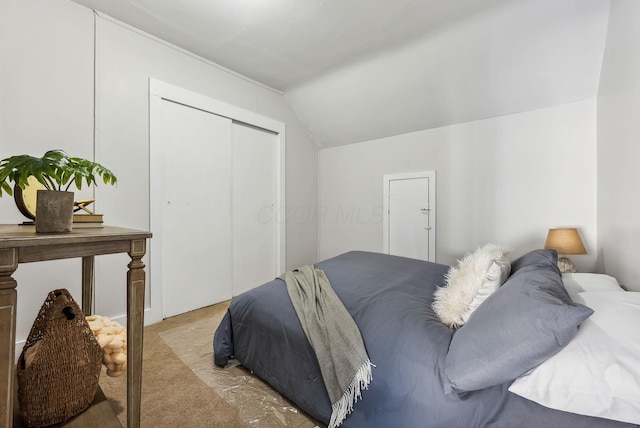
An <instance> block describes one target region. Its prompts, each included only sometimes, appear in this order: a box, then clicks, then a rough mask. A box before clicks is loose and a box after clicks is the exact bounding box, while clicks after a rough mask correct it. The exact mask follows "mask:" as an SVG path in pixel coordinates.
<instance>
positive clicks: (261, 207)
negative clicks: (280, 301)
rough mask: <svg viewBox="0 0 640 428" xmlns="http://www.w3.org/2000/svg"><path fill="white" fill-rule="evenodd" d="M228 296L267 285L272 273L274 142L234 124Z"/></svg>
mask: <svg viewBox="0 0 640 428" xmlns="http://www.w3.org/2000/svg"><path fill="white" fill-rule="evenodd" d="M232 130H233V131H232V134H233V143H232V150H233V180H232V183H233V184H232V186H233V196H232V206H233V291H232V294H233V296H237V295H239V294H240V293H243V292H245V291H247V290H250V289H251V288H254V287H256V286H258V285H260V284H263V283H265V282H267V281H271V280H272V279H274V278H275V277H277V276H278V275H279V274H280V273H282V272H277V269H278V265H277V264H278V260H277V256H278V251H277V247H278V243H277V234H278V230H277V223H276V214H277V213H276V203H277V185H278V183H277V166H278V160H277V159H278V157H277V156H278V141H277V139H276V135H275V134H274V133H272V132H269V131H266V130H264V129H260V128H256V127H253V126H250V125H246V124H243V123H237V122H234V123H233V126H232Z"/></svg>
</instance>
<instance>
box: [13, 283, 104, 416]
mask: <svg viewBox="0 0 640 428" xmlns="http://www.w3.org/2000/svg"><path fill="white" fill-rule="evenodd" d="M102 353H103V352H102V348H100V345H99V344H98V341H97V340H96V338H95V337H94V335H93V333H92V332H91V329H90V328H89V324H88V323H87V320H86V319H85V316H84V314H83V313H82V310H81V309H80V307H79V306H78V304H77V303H76V302H75V301H74V300H73V297H71V294H69V292H68V291H67V290H65V289H60V290H54V291H52V292H50V293H49V295H48V296H47V299H46V300H45V302H44V304H43V305H42V307H41V308H40V312H38V316H37V317H36V320H35V322H34V323H33V326H32V327H31V332H30V333H29V336H28V337H27V341H26V343H25V346H24V348H23V350H22V353H21V354H20V358H19V359H18V366H17V374H18V400H19V402H20V411H21V414H22V417H23V419H24V422H25V423H26V424H27V425H28V426H32V427H42V426H47V425H52V424H56V423H59V422H64V421H66V420H67V419H69V418H72V417H73V416H76V415H77V414H79V413H81V412H82V411H84V410H85V409H86V408H87V407H89V405H90V404H91V402H92V401H93V399H94V397H95V394H96V391H97V389H98V380H99V378H100V368H101V364H102Z"/></svg>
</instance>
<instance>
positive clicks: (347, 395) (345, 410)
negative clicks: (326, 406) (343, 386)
mask: <svg viewBox="0 0 640 428" xmlns="http://www.w3.org/2000/svg"><path fill="white" fill-rule="evenodd" d="M371 367H375V365H373V364H372V363H371V361H370V360H369V359H367V360H366V361H365V362H364V363H362V365H361V366H360V368H359V369H358V371H357V372H356V375H355V376H354V377H353V380H352V381H351V384H350V385H349V387H348V388H347V390H346V391H345V392H344V394H343V395H342V397H340V399H339V400H338V401H336V402H335V403H333V404H332V405H331V420H330V421H329V426H328V428H336V427H338V426H340V424H342V421H344V419H345V418H346V417H347V415H348V414H349V413H351V411H352V410H353V405H354V404H355V403H356V402H357V401H358V400H359V399H360V398H362V391H363V390H365V389H368V388H369V383H371V379H372V375H371Z"/></svg>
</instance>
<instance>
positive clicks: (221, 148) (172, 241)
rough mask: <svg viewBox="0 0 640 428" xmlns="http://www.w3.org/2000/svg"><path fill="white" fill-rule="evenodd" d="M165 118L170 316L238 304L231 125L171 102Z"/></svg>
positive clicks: (165, 285) (166, 302)
mask: <svg viewBox="0 0 640 428" xmlns="http://www.w3.org/2000/svg"><path fill="white" fill-rule="evenodd" d="M160 115H161V116H160V117H157V118H154V121H156V122H155V123H156V124H157V125H158V126H161V128H162V132H158V133H156V134H155V135H156V136H157V138H158V139H159V140H156V141H154V142H153V144H157V145H158V147H156V149H158V150H161V157H162V161H161V162H162V168H161V171H162V173H161V177H162V185H161V188H162V208H161V209H162V214H161V218H162V230H161V239H162V293H163V294H162V296H163V298H162V300H163V316H164V317H165V318H166V317H170V316H174V315H177V314H181V313H184V312H187V311H191V310H193V309H197V308H201V307H204V306H208V305H212V304H214V303H217V302H221V301H223V300H227V299H230V298H231V281H232V255H231V251H230V250H231V245H232V232H231V226H232V221H231V120H230V119H227V118H224V117H220V116H217V115H215V114H211V113H207V112H204V111H201V110H198V109H195V108H191V107H188V106H184V105H181V104H176V103H173V102H170V101H165V100H162V101H161V110H160Z"/></svg>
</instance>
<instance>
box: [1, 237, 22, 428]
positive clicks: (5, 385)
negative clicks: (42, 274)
mask: <svg viewBox="0 0 640 428" xmlns="http://www.w3.org/2000/svg"><path fill="white" fill-rule="evenodd" d="M17 268H18V251H17V249H15V248H7V249H2V250H0V426H3V427H10V426H13V388H14V386H13V382H14V380H13V379H14V374H15V373H14V365H15V351H16V302H17V292H16V286H17V285H18V284H17V282H16V280H15V279H13V278H12V276H11V275H13V272H15V270H16V269H17Z"/></svg>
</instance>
